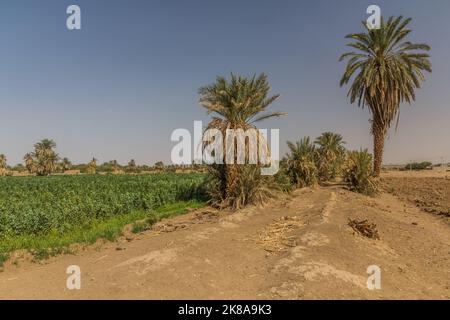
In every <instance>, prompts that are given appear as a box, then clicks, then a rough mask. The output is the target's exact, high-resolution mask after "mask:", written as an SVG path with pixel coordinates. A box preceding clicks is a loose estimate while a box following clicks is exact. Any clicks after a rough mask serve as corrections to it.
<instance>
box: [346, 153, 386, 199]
mask: <svg viewBox="0 0 450 320" xmlns="http://www.w3.org/2000/svg"><path fill="white" fill-rule="evenodd" d="M372 174H373V158H372V155H371V154H370V153H368V152H367V149H366V150H361V151H350V152H348V155H347V160H346V163H345V166H344V173H343V178H344V181H345V183H346V184H347V186H348V187H349V189H350V190H352V191H355V192H359V193H362V194H365V195H370V196H372V195H375V194H376V193H377V192H378V182H377V180H375V179H374V178H373V176H372Z"/></svg>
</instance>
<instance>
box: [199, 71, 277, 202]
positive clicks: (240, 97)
mask: <svg viewBox="0 0 450 320" xmlns="http://www.w3.org/2000/svg"><path fill="white" fill-rule="evenodd" d="M269 91H270V85H269V83H268V81H267V76H266V75H265V74H261V75H260V76H258V77H256V76H253V77H252V78H247V77H242V76H235V75H234V74H232V75H231V79H230V81H228V80H227V79H225V78H223V77H218V78H217V80H216V82H215V83H213V84H211V85H209V86H205V87H203V88H200V90H199V92H200V95H201V98H200V104H201V105H202V106H203V107H204V108H205V109H206V110H207V112H208V114H212V120H211V122H210V123H209V125H208V129H217V130H219V131H220V132H222V136H223V146H224V148H226V131H227V130H228V129H232V130H240V129H241V130H243V131H246V130H249V129H255V128H256V126H255V123H258V122H260V121H262V120H265V119H269V118H273V117H279V116H282V115H285V113H283V112H266V111H267V108H268V107H269V106H270V105H271V104H272V103H273V102H274V101H275V100H277V99H278V97H279V95H274V96H269ZM259 139H260V140H261V139H264V138H263V137H262V136H260V137H259ZM259 143H261V141H259ZM246 149H247V151H246V153H247V154H246V155H245V158H246V159H247V160H246V161H248V159H249V157H250V156H249V154H248V149H249V148H246ZM233 150H234V149H233ZM223 157H224V158H223V163H225V164H224V165H212V166H210V167H209V172H210V177H211V179H210V183H209V187H208V188H207V190H208V192H209V195H210V197H211V204H212V205H214V206H216V207H220V208H226V207H231V208H234V209H238V208H240V207H243V206H246V205H249V204H261V203H264V202H265V201H266V200H267V199H268V198H269V197H271V196H272V195H273V193H272V191H271V189H272V188H271V187H270V185H269V182H270V179H265V178H264V177H262V176H261V173H260V168H261V166H260V165H259V164H257V165H255V164H250V163H249V162H246V164H230V163H229V164H226V158H225V157H226V149H224V152H223ZM236 159H237V156H235V161H234V163H236Z"/></svg>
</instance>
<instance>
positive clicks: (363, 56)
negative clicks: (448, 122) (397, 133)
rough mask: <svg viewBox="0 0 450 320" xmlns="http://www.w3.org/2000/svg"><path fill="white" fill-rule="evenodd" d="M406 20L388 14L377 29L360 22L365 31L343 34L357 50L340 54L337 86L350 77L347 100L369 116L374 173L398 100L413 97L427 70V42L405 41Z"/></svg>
mask: <svg viewBox="0 0 450 320" xmlns="http://www.w3.org/2000/svg"><path fill="white" fill-rule="evenodd" d="M410 22H411V19H404V18H403V17H402V16H400V17H396V18H394V17H391V18H389V20H388V21H387V22H385V21H384V20H382V21H381V25H380V28H379V29H370V28H369V26H367V25H366V24H365V23H363V25H364V27H365V29H366V31H365V32H363V33H354V34H349V35H347V36H346V38H347V39H351V40H353V42H351V43H349V44H347V46H349V47H352V48H354V49H356V50H357V51H356V52H347V53H345V54H343V55H342V56H341V58H340V61H342V60H348V62H347V67H346V70H345V73H344V75H343V77H342V79H341V83H340V84H341V86H343V85H344V84H348V83H349V82H350V81H351V80H352V79H353V81H352V83H351V86H350V89H349V92H348V96H349V97H350V102H351V103H355V102H357V104H358V106H359V107H361V108H364V107H365V106H367V107H368V109H369V111H370V113H371V116H372V119H371V132H372V135H373V138H374V175H375V176H379V174H380V170H381V163H382V158H383V149H384V141H385V136H386V133H387V131H388V129H389V128H390V127H391V125H392V123H393V121H394V120H395V119H396V121H397V124H398V120H399V114H400V104H401V103H402V102H407V103H409V104H411V103H412V102H413V101H414V100H415V98H416V95H415V90H416V89H418V88H420V86H421V82H422V81H424V80H425V76H424V71H428V72H431V63H430V61H429V57H430V56H429V54H428V53H427V52H428V51H430V49H431V48H430V46H428V45H426V44H415V43H412V42H409V41H405V40H406V38H407V36H408V35H409V34H410V33H411V29H409V28H408V25H409V23H410Z"/></svg>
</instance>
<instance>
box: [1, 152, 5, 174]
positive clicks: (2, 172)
mask: <svg viewBox="0 0 450 320" xmlns="http://www.w3.org/2000/svg"><path fill="white" fill-rule="evenodd" d="M5 173H6V156H5V155H4V154H0V176H2V175H4V174H5Z"/></svg>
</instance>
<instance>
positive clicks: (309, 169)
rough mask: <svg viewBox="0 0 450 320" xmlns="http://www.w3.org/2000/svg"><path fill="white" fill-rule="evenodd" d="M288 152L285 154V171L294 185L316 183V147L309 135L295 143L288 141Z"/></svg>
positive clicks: (303, 185) (304, 185)
mask: <svg viewBox="0 0 450 320" xmlns="http://www.w3.org/2000/svg"><path fill="white" fill-rule="evenodd" d="M287 145H288V147H289V151H290V152H289V153H288V154H287V155H286V160H285V163H286V172H287V175H288V176H289V177H290V179H291V182H292V184H293V185H294V186H296V187H300V188H302V187H309V186H314V185H316V184H317V174H318V171H317V166H316V163H315V158H316V148H315V146H314V144H313V143H312V142H311V139H310V138H309V137H304V138H303V139H301V140H300V141H297V142H295V143H293V142H290V141H288V142H287Z"/></svg>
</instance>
